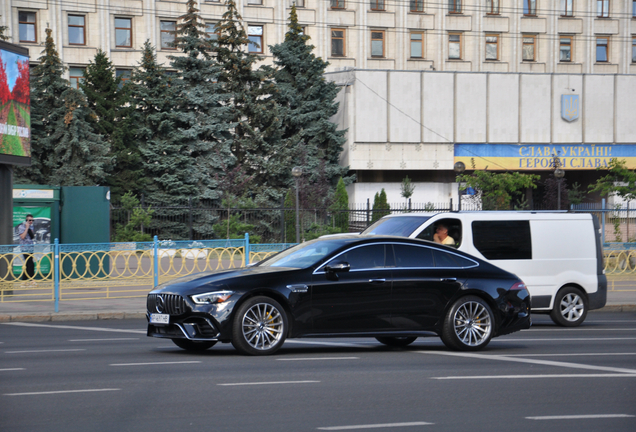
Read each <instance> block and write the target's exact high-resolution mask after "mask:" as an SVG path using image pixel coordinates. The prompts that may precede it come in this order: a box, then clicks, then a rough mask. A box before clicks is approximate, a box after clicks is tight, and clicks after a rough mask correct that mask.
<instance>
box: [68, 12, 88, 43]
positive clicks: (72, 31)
mask: <svg viewBox="0 0 636 432" xmlns="http://www.w3.org/2000/svg"><path fill="white" fill-rule="evenodd" d="M84 23H85V17H84V15H69V16H68V44H69V45H86V27H85V26H84Z"/></svg>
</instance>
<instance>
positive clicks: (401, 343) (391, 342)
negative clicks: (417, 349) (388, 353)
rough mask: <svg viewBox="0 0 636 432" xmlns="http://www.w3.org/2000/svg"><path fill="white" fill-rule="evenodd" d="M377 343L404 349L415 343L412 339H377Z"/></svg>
mask: <svg viewBox="0 0 636 432" xmlns="http://www.w3.org/2000/svg"><path fill="white" fill-rule="evenodd" d="M376 339H377V340H378V342H380V343H383V344H384V345H388V346H391V347H405V346H408V345H411V344H412V343H413V342H415V339H417V338H414V337H377V338H376Z"/></svg>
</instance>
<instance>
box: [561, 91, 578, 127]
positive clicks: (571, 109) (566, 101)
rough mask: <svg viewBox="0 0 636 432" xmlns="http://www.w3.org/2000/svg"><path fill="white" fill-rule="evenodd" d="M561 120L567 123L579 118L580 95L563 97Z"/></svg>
mask: <svg viewBox="0 0 636 432" xmlns="http://www.w3.org/2000/svg"><path fill="white" fill-rule="evenodd" d="M561 118H562V119H563V120H565V121H567V122H572V121H574V120H576V119H578V118H579V95H561Z"/></svg>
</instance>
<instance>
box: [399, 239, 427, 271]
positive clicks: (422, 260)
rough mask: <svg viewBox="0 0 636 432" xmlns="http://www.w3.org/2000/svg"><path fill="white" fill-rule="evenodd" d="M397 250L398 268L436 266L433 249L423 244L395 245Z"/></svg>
mask: <svg viewBox="0 0 636 432" xmlns="http://www.w3.org/2000/svg"><path fill="white" fill-rule="evenodd" d="M393 250H394V252H395V267H397V268H421V267H434V266H435V264H434V262H433V251H432V250H431V248H428V247H423V246H413V245H406V244H396V245H393Z"/></svg>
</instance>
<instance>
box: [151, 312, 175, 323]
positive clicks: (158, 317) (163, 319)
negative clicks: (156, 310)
mask: <svg viewBox="0 0 636 432" xmlns="http://www.w3.org/2000/svg"><path fill="white" fill-rule="evenodd" d="M150 322H151V323H152V324H170V315H168V314H150Z"/></svg>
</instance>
